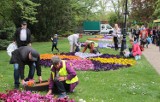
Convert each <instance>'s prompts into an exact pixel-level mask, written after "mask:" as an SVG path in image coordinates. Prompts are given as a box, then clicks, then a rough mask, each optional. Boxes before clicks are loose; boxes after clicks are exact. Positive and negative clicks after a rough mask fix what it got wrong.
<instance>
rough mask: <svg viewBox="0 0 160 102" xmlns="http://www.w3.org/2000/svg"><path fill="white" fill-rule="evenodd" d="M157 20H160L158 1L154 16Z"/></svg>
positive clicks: (158, 0) (159, 3)
mask: <svg viewBox="0 0 160 102" xmlns="http://www.w3.org/2000/svg"><path fill="white" fill-rule="evenodd" d="M153 15H154V16H155V18H156V19H158V18H160V0H157V2H156V7H155V11H154V14H153Z"/></svg>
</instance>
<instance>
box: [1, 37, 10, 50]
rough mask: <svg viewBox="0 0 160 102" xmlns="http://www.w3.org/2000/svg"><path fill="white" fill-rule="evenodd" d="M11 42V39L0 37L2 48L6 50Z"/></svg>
mask: <svg viewBox="0 0 160 102" xmlns="http://www.w3.org/2000/svg"><path fill="white" fill-rule="evenodd" d="M10 43H11V41H8V40H2V39H0V50H6V48H7V46H8V45H9V44H10Z"/></svg>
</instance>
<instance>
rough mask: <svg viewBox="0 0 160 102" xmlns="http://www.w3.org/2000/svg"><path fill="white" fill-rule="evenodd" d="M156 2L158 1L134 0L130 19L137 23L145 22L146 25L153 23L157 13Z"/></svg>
mask: <svg viewBox="0 0 160 102" xmlns="http://www.w3.org/2000/svg"><path fill="white" fill-rule="evenodd" d="M156 1H157V0H143V1H141V0H132V6H131V7H132V8H131V13H130V18H131V19H132V20H136V21H137V22H143V23H144V24H147V23H149V22H153V20H154V19H155V17H154V16H153V13H154V12H155V5H156ZM148 11H149V12H148Z"/></svg>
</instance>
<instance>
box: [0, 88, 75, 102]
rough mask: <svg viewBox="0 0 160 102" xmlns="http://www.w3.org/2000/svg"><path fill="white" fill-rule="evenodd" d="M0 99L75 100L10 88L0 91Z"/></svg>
mask: <svg viewBox="0 0 160 102" xmlns="http://www.w3.org/2000/svg"><path fill="white" fill-rule="evenodd" d="M0 100H3V101H4V102H75V101H74V100H73V99H71V100H69V99H67V98H65V99H57V98H53V95H47V96H43V95H40V94H39V93H32V92H31V91H20V90H10V91H7V93H0Z"/></svg>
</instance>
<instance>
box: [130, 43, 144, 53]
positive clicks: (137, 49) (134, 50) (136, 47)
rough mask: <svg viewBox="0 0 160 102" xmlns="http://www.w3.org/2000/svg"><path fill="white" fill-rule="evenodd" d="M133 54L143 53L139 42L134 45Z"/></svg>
mask: <svg viewBox="0 0 160 102" xmlns="http://www.w3.org/2000/svg"><path fill="white" fill-rule="evenodd" d="M132 54H133V56H136V55H142V52H141V49H140V46H139V44H138V43H136V44H133V45H132Z"/></svg>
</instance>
